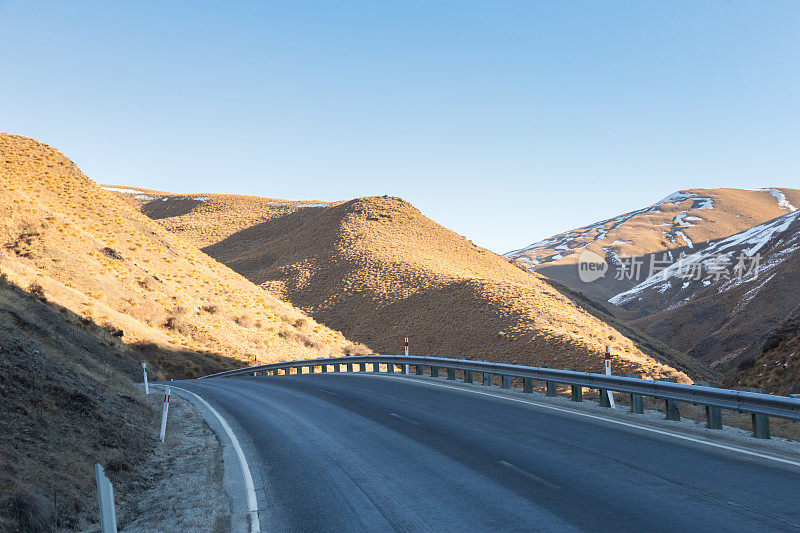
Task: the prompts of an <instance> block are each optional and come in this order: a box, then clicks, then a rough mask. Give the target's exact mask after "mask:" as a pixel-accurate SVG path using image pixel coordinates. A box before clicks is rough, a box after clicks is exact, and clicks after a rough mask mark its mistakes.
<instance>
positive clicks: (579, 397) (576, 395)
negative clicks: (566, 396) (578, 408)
mask: <svg viewBox="0 0 800 533" xmlns="http://www.w3.org/2000/svg"><path fill="white" fill-rule="evenodd" d="M571 389H572V401H573V402H582V401H583V387H581V386H580V385H572V387H571Z"/></svg>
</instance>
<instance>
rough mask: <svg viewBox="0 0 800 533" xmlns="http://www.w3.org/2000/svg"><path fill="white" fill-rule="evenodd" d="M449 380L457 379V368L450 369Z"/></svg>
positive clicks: (448, 370) (448, 371)
mask: <svg viewBox="0 0 800 533" xmlns="http://www.w3.org/2000/svg"><path fill="white" fill-rule="evenodd" d="M447 379H449V380H454V379H456V369H455V368H448V369H447Z"/></svg>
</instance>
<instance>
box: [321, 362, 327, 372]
mask: <svg viewBox="0 0 800 533" xmlns="http://www.w3.org/2000/svg"><path fill="white" fill-rule="evenodd" d="M321 367H322V373H323V374H325V373H327V372H328V365H326V364H325V363H322V365H321Z"/></svg>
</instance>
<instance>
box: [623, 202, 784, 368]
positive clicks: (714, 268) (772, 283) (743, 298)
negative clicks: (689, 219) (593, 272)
mask: <svg viewBox="0 0 800 533" xmlns="http://www.w3.org/2000/svg"><path fill="white" fill-rule="evenodd" d="M690 252H691V253H687V254H685V255H684V256H683V257H681V258H676V259H677V261H676V262H675V263H673V264H672V265H670V266H668V267H667V268H665V269H664V270H662V271H661V272H659V273H656V274H654V275H652V276H650V277H649V278H647V279H646V280H644V281H643V282H642V283H639V284H638V285H636V286H635V287H633V288H631V289H629V290H626V291H624V292H621V293H619V294H617V295H615V296H613V297H612V298H610V300H609V302H610V303H612V304H615V305H617V306H620V307H621V308H622V309H624V312H625V313H626V315H627V316H628V318H629V319H630V320H631V321H632V324H633V325H635V326H636V327H638V328H639V329H641V330H643V331H645V332H646V333H648V334H650V335H652V336H654V337H656V338H658V339H660V340H661V341H663V342H665V343H667V344H669V345H670V346H672V347H673V348H675V349H677V350H680V351H683V352H685V353H687V354H688V355H691V356H693V357H695V358H697V359H700V360H701V361H705V362H708V363H710V364H711V365H712V366H713V367H715V368H716V369H717V370H720V371H723V372H724V371H732V370H734V369H735V368H736V367H737V366H739V365H741V364H744V363H746V362H747V361H751V360H753V359H754V358H755V357H756V356H758V354H759V353H761V348H762V346H763V345H764V343H765V340H766V339H767V337H768V336H769V335H770V333H771V332H772V331H773V330H774V329H775V328H776V327H778V326H779V325H780V324H781V323H783V322H784V321H785V320H787V318H790V317H793V316H796V315H797V313H798V311H800V276H798V270H800V211H792V212H790V213H787V214H785V215H783V216H781V217H778V218H776V219H774V220H770V221H768V222H765V223H763V224H759V225H758V226H755V227H753V228H750V229H747V230H745V231H742V232H740V233H737V234H735V235H731V236H730V237H727V238H724V239H718V240H715V241H711V242H709V243H705V244H704V245H703V246H702V247H698V248H697V249H695V250H691V251H690Z"/></svg>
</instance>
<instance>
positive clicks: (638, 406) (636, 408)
mask: <svg viewBox="0 0 800 533" xmlns="http://www.w3.org/2000/svg"><path fill="white" fill-rule="evenodd" d="M625 377H626V378H638V379H641V378H642V375H641V374H625ZM631 413H634V414H637V415H641V414H644V396H642V395H641V394H631Z"/></svg>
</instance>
